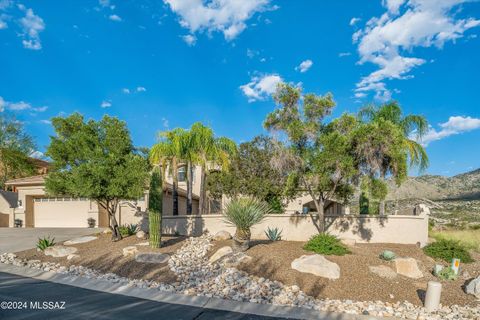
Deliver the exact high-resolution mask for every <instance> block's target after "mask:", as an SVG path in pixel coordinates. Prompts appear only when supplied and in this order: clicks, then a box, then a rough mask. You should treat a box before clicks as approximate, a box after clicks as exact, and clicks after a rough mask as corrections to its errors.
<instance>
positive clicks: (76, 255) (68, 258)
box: [67, 254, 80, 260]
mask: <svg viewBox="0 0 480 320" xmlns="http://www.w3.org/2000/svg"><path fill="white" fill-rule="evenodd" d="M78 258H80V255H78V254H69V255H68V256H67V260H75V259H78Z"/></svg>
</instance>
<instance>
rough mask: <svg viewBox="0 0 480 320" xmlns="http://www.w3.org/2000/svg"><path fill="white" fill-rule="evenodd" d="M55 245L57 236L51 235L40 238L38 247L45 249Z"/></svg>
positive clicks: (41, 249)
mask: <svg viewBox="0 0 480 320" xmlns="http://www.w3.org/2000/svg"><path fill="white" fill-rule="evenodd" d="M54 245H55V238H52V239H50V236H48V237H44V238H38V241H37V249H38V250H40V251H43V250H45V249H47V248H48V247H53V246H54Z"/></svg>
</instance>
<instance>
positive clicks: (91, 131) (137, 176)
mask: <svg viewBox="0 0 480 320" xmlns="http://www.w3.org/2000/svg"><path fill="white" fill-rule="evenodd" d="M52 125H53V127H54V129H55V136H52V137H50V145H49V146H48V149H47V153H46V154H47V155H48V156H49V157H50V158H51V159H52V167H51V170H50V172H49V174H48V176H47V178H46V189H47V192H48V193H49V194H52V195H69V196H73V197H85V198H89V199H92V200H96V201H97V203H98V204H99V205H100V206H102V207H103V208H105V209H106V210H107V212H108V215H109V218H110V228H111V230H112V240H113V241H117V240H120V239H122V236H121V234H120V231H119V228H118V223H117V220H116V218H115V212H116V211H117V208H118V205H119V202H120V201H121V200H136V199H138V198H139V197H141V196H142V195H143V193H144V190H145V184H146V183H147V181H148V180H147V179H148V170H149V166H148V161H147V159H145V157H142V156H141V155H139V154H138V153H137V152H136V149H135V148H134V146H133V144H132V141H131V138H130V133H129V131H128V129H127V126H126V123H125V122H123V121H120V120H118V119H117V118H114V117H109V116H104V117H103V118H102V119H101V120H100V121H95V120H88V121H84V118H83V116H82V115H81V114H79V113H75V114H72V115H71V116H69V117H66V118H62V117H56V118H53V119H52Z"/></svg>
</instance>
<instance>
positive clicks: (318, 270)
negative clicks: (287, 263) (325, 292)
mask: <svg viewBox="0 0 480 320" xmlns="http://www.w3.org/2000/svg"><path fill="white" fill-rule="evenodd" d="M291 267H292V269H295V270H297V271H300V272H304V273H311V274H314V275H316V276H319V277H323V278H327V279H332V280H335V279H338V278H340V267H339V266H338V264H336V263H334V262H331V261H328V260H327V259H325V257H324V256H322V255H319V254H313V255H303V256H301V257H300V258H298V259H295V260H293V261H292V264H291Z"/></svg>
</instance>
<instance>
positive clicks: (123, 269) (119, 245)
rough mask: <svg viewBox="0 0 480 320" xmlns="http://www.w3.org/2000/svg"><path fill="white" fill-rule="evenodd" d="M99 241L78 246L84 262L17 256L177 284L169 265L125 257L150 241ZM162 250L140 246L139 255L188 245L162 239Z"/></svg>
mask: <svg viewBox="0 0 480 320" xmlns="http://www.w3.org/2000/svg"><path fill="white" fill-rule="evenodd" d="M97 236H98V239H96V240H93V241H90V242H87V243H81V244H75V245H73V246H72V247H76V248H77V249H78V251H77V252H76V254H78V255H80V258H78V259H73V260H67V258H66V257H64V258H54V257H51V256H45V255H44V254H43V253H42V252H38V251H37V250H36V249H30V250H26V251H21V252H17V253H16V255H17V257H18V258H20V259H27V260H40V261H41V262H54V263H60V264H61V265H62V266H65V267H70V266H72V265H77V266H79V265H80V266H83V267H86V268H89V269H92V270H95V271H98V272H100V273H114V274H116V275H118V276H121V277H126V278H131V279H144V280H155V281H157V282H162V283H172V282H175V281H176V276H175V274H174V273H173V272H172V271H171V270H170V268H169V267H168V263H167V262H165V263H162V264H151V263H140V262H136V261H135V260H134V259H133V258H132V257H124V256H123V254H122V250H123V248H125V247H127V246H133V245H136V244H139V243H141V242H145V241H148V240H141V239H137V238H136V237H135V236H130V237H126V238H124V239H122V240H120V241H117V242H112V241H111V240H110V234H98V235H97ZM162 242H163V244H162V248H160V249H152V248H150V247H149V246H138V245H137V248H138V251H139V252H161V253H168V254H169V255H172V254H174V253H175V252H176V251H177V250H178V249H179V248H181V247H182V245H183V244H184V242H185V238H184V237H165V236H164V237H162Z"/></svg>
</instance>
